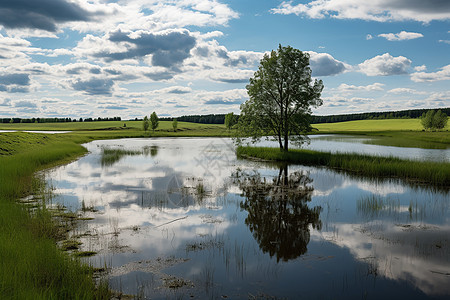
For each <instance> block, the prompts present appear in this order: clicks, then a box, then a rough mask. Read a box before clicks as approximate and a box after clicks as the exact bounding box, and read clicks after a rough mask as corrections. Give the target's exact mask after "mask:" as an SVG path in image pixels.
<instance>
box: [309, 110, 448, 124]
mask: <svg viewBox="0 0 450 300" xmlns="http://www.w3.org/2000/svg"><path fill="white" fill-rule="evenodd" d="M429 110H432V109H411V110H401V111H390V112H370V113H361V114H346V115H331V116H312V120H311V123H312V124H317V123H337V122H346V121H356V120H380V119H415V118H419V117H421V116H422V114H423V113H426V112H427V111H429ZM433 110H435V111H438V110H441V111H442V112H443V113H445V114H446V115H447V116H448V115H450V107H447V108H437V109H433Z"/></svg>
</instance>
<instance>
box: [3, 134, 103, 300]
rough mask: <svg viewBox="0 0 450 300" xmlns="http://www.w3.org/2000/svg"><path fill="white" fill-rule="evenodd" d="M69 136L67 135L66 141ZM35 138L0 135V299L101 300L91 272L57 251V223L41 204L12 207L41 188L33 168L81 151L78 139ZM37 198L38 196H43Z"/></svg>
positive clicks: (101, 290) (59, 234)
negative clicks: (31, 208)
mask: <svg viewBox="0 0 450 300" xmlns="http://www.w3.org/2000/svg"><path fill="white" fill-rule="evenodd" d="M72 138H73V137H72ZM72 138H67V137H63V136H47V135H41V134H35V135H33V134H27V133H11V134H10V133H8V134H0V148H1V154H2V155H0V166H1V168H0V295H1V297H2V298H3V299H107V298H109V297H110V292H109V291H108V288H107V287H106V286H104V285H100V287H96V286H95V284H94V281H93V269H92V268H91V267H89V266H87V265H84V264H82V263H81V262H80V261H79V260H78V259H76V258H73V257H71V256H69V254H67V253H65V252H63V251H61V250H60V249H59V248H58V247H57V245H56V242H57V241H58V240H59V239H61V238H62V237H63V236H64V232H63V231H62V230H61V226H62V225H63V224H60V223H59V222H58V221H57V220H56V219H55V218H54V217H53V216H52V213H51V211H50V210H49V209H47V208H46V207H45V205H39V206H37V207H34V208H33V210H32V211H29V210H27V208H26V206H24V205H20V204H18V203H17V200H18V199H19V198H22V197H24V196H26V195H28V194H30V193H34V192H37V191H38V190H39V189H41V188H42V185H41V183H40V182H39V180H37V179H36V178H35V177H34V174H35V172H36V171H38V170H42V169H44V168H48V167H51V166H53V165H55V164H57V163H58V164H59V163H62V162H67V161H69V160H73V159H75V158H76V157H77V156H79V155H82V154H84V153H85V151H86V150H85V149H84V148H83V147H82V146H80V145H79V142H81V141H80V140H77V139H72ZM43 196H45V195H44V193H43Z"/></svg>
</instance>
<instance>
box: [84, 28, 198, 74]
mask: <svg viewBox="0 0 450 300" xmlns="http://www.w3.org/2000/svg"><path fill="white" fill-rule="evenodd" d="M195 44H196V39H195V37H193V36H192V35H191V34H190V32H189V31H187V30H168V31H163V32H159V33H152V32H148V31H143V30H140V31H135V32H124V31H121V30H117V31H114V32H110V33H109V34H108V35H107V36H104V37H103V38H98V37H94V36H92V35H88V36H86V37H85V38H84V39H83V41H81V42H80V43H79V45H78V46H77V49H76V50H77V52H78V53H80V54H82V55H86V56H92V57H97V58H103V59H105V61H107V62H112V61H123V60H129V59H143V58H144V57H146V56H148V55H151V60H150V62H151V64H152V65H154V66H162V67H173V66H176V65H177V64H179V63H181V62H183V61H184V60H185V59H186V58H188V57H189V56H190V50H191V49H192V48H193V47H194V46H195Z"/></svg>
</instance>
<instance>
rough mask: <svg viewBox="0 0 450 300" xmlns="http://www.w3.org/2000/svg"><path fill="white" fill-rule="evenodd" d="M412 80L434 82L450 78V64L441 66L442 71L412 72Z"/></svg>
mask: <svg viewBox="0 0 450 300" xmlns="http://www.w3.org/2000/svg"><path fill="white" fill-rule="evenodd" d="M411 80H412V81H414V82H433V81H440V80H450V65H446V66H444V67H442V68H441V70H440V71H437V72H434V73H433V72H432V73H425V72H416V73H412V74H411Z"/></svg>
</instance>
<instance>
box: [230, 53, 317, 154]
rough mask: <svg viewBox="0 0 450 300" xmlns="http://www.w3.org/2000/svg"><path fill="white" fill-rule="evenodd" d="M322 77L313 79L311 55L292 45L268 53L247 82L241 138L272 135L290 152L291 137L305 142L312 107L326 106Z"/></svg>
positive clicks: (255, 139) (239, 124) (239, 129)
mask: <svg viewBox="0 0 450 300" xmlns="http://www.w3.org/2000/svg"><path fill="white" fill-rule="evenodd" d="M322 90H323V83H322V81H321V80H315V81H314V82H312V79H311V69H310V67H309V55H308V54H307V53H303V52H301V51H300V50H297V49H294V48H292V47H290V46H288V47H282V46H281V45H280V46H279V47H278V49H277V51H272V52H271V54H270V56H269V55H267V54H266V55H264V57H263V59H262V60H261V62H260V66H259V68H258V70H257V71H256V72H255V75H254V77H253V78H250V84H249V85H247V92H248V95H249V98H250V99H249V100H247V101H246V102H245V103H243V104H242V105H241V115H240V117H239V122H238V137H252V139H253V141H257V140H259V139H260V138H261V137H262V136H268V135H269V136H272V137H273V138H274V140H276V141H278V143H279V145H280V149H282V150H284V151H287V150H288V143H289V137H291V140H292V141H293V142H294V143H296V144H301V143H302V142H303V141H304V140H305V139H307V137H306V136H305V133H306V132H308V131H310V130H311V126H310V116H311V107H318V106H320V105H322V100H321V99H320V95H321V92H322Z"/></svg>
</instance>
